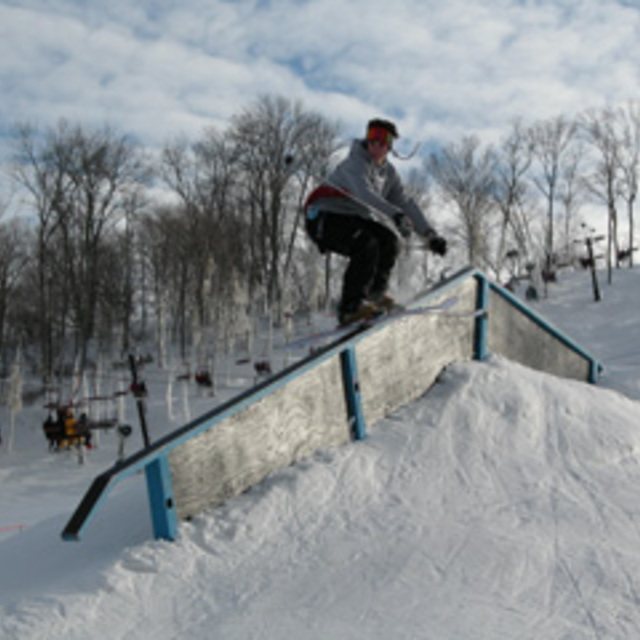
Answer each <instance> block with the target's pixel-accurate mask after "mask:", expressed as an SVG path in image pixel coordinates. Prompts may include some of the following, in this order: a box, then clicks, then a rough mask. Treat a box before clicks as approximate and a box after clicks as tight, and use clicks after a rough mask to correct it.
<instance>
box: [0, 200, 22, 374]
mask: <svg viewBox="0 0 640 640" xmlns="http://www.w3.org/2000/svg"><path fill="white" fill-rule="evenodd" d="M1 215H2V211H0V216H1ZM26 239H27V235H26V233H25V231H24V228H23V227H22V226H21V225H20V223H19V222H18V220H10V221H3V222H1V223H0V362H5V363H6V359H7V358H6V357H7V355H8V354H7V353H6V348H5V347H6V335H7V329H8V325H9V318H10V317H11V315H14V314H13V306H14V303H15V294H16V289H17V286H18V284H19V282H20V278H21V276H22V274H23V271H24V268H25V266H26V264H27V261H28V251H27V246H26ZM13 346H16V345H13Z"/></svg>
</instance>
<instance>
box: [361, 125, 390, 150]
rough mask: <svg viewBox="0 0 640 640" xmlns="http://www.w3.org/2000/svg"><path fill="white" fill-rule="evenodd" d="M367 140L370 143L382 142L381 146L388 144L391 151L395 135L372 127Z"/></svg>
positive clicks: (380, 128)
mask: <svg viewBox="0 0 640 640" xmlns="http://www.w3.org/2000/svg"><path fill="white" fill-rule="evenodd" d="M367 140H368V141H369V142H380V143H381V144H386V145H387V146H388V147H389V149H391V145H392V144H393V134H392V133H391V132H390V131H387V130H386V129H383V128H382V127H371V128H370V129H369V130H368V131H367Z"/></svg>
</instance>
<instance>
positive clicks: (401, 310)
mask: <svg viewBox="0 0 640 640" xmlns="http://www.w3.org/2000/svg"><path fill="white" fill-rule="evenodd" d="M457 303H458V296H451V297H450V298H445V299H444V300H442V302H439V303H437V304H429V305H422V306H418V307H404V306H402V305H396V307H394V308H393V309H391V311H387V312H384V311H383V312H381V313H380V314H379V315H376V316H374V317H373V318H368V319H366V320H358V321H356V322H352V323H351V324H347V325H338V326H337V327H333V328H331V329H324V330H322V331H318V332H316V333H312V334H310V335H308V336H304V337H302V338H299V339H297V340H294V341H293V342H290V343H289V344H288V345H287V347H288V348H290V349H296V348H299V347H305V346H309V345H314V344H316V343H318V342H324V341H326V340H328V339H329V338H333V339H335V340H342V339H344V338H347V337H351V336H352V335H356V334H358V333H361V332H362V331H365V330H367V329H369V328H371V327H374V326H376V325H378V324H380V323H382V322H386V321H388V320H392V319H397V318H403V317H407V316H419V315H423V314H427V313H438V312H446V311H447V310H448V309H450V308H451V307H453V306H455V305H456V304H457Z"/></svg>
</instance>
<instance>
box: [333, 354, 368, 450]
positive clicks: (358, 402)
mask: <svg viewBox="0 0 640 640" xmlns="http://www.w3.org/2000/svg"><path fill="white" fill-rule="evenodd" d="M340 362H341V364H342V378H343V381H344V391H345V396H346V400H347V411H348V413H349V424H350V425H351V430H352V433H353V439H354V440H364V439H365V438H366V437H367V427H366V424H365V420H364V413H363V411H362V399H361V397H360V382H359V381H358V363H357V361H356V350H355V347H353V346H350V347H347V348H346V349H345V350H344V351H342V352H341V353H340Z"/></svg>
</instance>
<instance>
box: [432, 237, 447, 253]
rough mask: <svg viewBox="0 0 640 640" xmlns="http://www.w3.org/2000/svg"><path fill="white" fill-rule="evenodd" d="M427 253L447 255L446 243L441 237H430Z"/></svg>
mask: <svg viewBox="0 0 640 640" xmlns="http://www.w3.org/2000/svg"><path fill="white" fill-rule="evenodd" d="M429 251H432V252H433V253H437V254H438V255H439V256H444V255H445V254H446V253H447V241H446V240H445V239H444V238H443V237H442V236H438V235H435V236H431V237H430V238H429Z"/></svg>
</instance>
